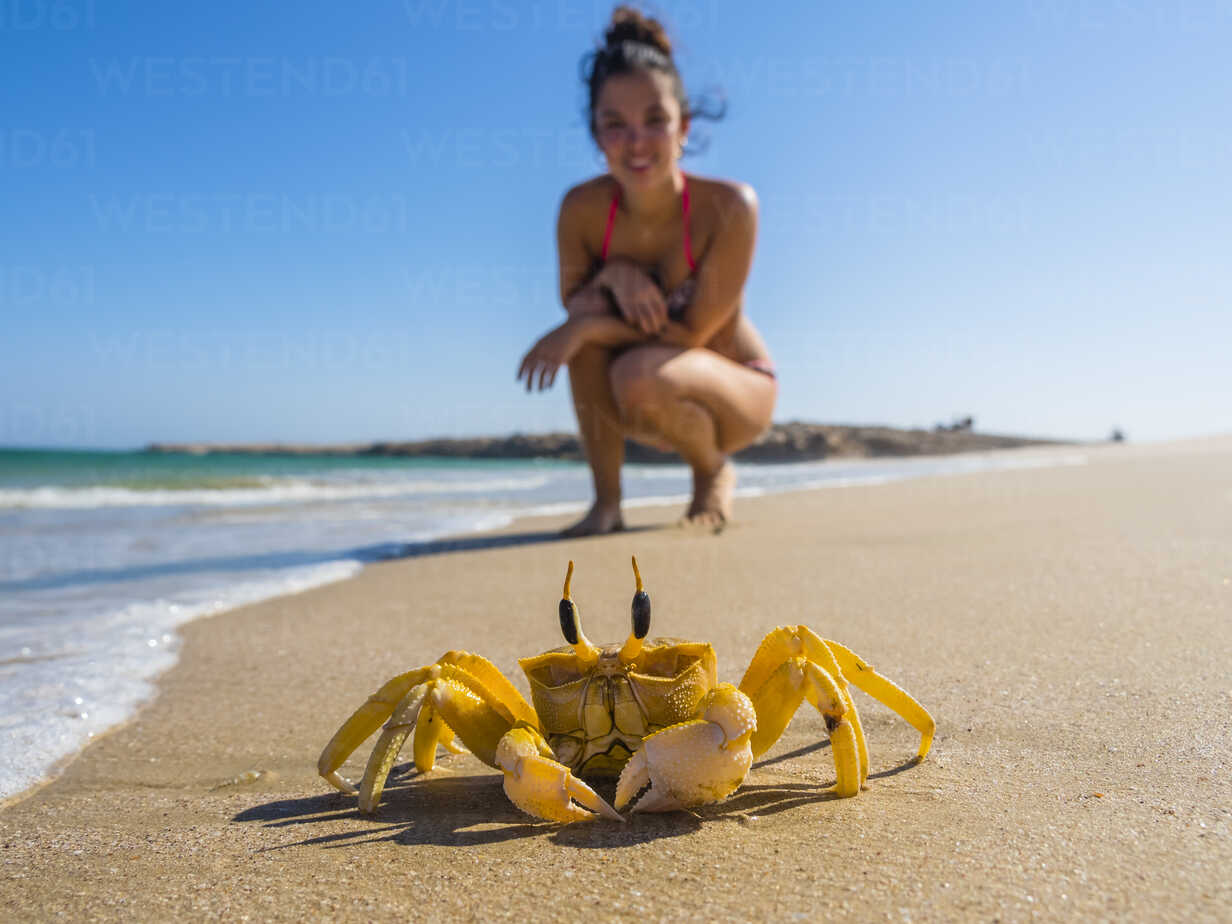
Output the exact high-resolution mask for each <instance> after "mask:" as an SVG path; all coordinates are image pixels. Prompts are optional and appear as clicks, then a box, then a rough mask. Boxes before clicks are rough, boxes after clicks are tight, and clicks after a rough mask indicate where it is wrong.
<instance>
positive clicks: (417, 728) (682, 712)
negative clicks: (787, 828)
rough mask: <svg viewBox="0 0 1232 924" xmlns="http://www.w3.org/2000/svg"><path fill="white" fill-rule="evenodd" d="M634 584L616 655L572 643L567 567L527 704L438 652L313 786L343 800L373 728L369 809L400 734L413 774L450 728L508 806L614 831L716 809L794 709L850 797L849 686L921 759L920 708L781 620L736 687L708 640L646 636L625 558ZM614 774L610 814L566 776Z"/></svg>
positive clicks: (431, 759) (360, 727)
mask: <svg viewBox="0 0 1232 924" xmlns="http://www.w3.org/2000/svg"><path fill="white" fill-rule="evenodd" d="M633 574H634V578H635V580H636V583H637V590H636V593H635V594H634V596H633V631H632V632H631V633H630V634H629V637H628V639H627V640H626V641H625V642H624V644H623V645H605V646H602V647H600V646H597V645H594V644H592V643H591V642H590V641H589V640H588V639H587V638H586V636H585V635H584V634H583V633H582V625H581V616H580V614H579V612H578V608H577V605H576V604H575V603H574V602H573V599H572V598H571V596H570V593H569V584H570V581H571V580H572V577H573V562H572V561H571V562H569V569H568V572H567V573H566V575H565V586H564V593H563V599H562V600H561V601H560V626H561V631H562V632H563V634H564V636H565V640H566V641H567V642H568V643H569V644H568V645H566V646H563V647H561V648H555V649H553V650H551V651H547V652H544V653H543V654H541V655H538V656H536V657H533V658H524V659H522V660H521V661H520V662H519V664H520V665H521V667H522V670H523V671H524V672H525V673H526V679H527V680H528V681H529V683H530V689H531V699H532V700H533V701H534V708H531V706H530V705H529V704H528V703H527V702H526V700H525V699H524V698H523V697H522V694H521V693H519V692H518V691H517V689H516V688H515V687H514V686H513V684H512V683H510V682H509V680H508V679H507V678H506V677H505V676H504V675H503V674H502V673H501V672H500V671H499V670H498V669H497V668H496V666H495V665H494V664H492V662H490V661H488V660H487V659H486V658H483V657H480V656H479V655H475V654H471V653H469V652H465V651H450V652H446V653H445V654H444V655H442V656H441V658H440V659H439V660H438V661H436V663H434V664H430V665H427V666H426V667H421V668H419V669H417V670H413V671H408V672H406V673H404V674H399V675H398V676H397V677H394V678H393V679H392V680H390V681H389V682H387V683H386V684H385V685H384V686H383V687H381V688H380V689H379V690H378V691H377V692H376V693H373V694H372V695H371V696H370V697H368V700H367V702H365V703H364V704H363V705H362V706H360V707H359V709H357V710H356V711H355V713H354V714H353V715H352V716H351V717H350V718H349V719H347V721H346V722H345V723H343V725H342V727H341V728H340V729H338V732H337V733H336V734H335V735H334V737H333V738H332V739H331V740H330V742H329V744H327V745H326V746H325V750H324V751H322V753H321V758H320V761H319V762H318V765H317V769H318V770H319V772H320V774H321V776H323V777H324V778H325V779H326V780H328V781H329V782H330V783H331V784H332V785H333V786H335V787H336V788H337V789H339V790H340V791H342V792H345V793H354V792H356V788H355V787H354V786H353V785H352V784H351V783H350V782H348V781H347V780H345V779H343V778H342V776H341V775H340V774H339V773H338V769H339V768H340V767H341V766H342V764H343V763H344V762H345V761H346V759H347V758H348V757H349V756H350V755H351V754H352V752H354V751H355V749H356V748H357V747H359V745H360V744H362V743H363V742H364V741H365V740H366V739H367V738H368V737H369V736H370V735H371V734H372V733H373V732H375V731H376V730H377V728H379V727H380V726H381V725H382V724H384V726H385V727H384V730H383V731H382V732H381V736H380V738H379V739H378V741H377V744H376V747H375V748H373V750H372V755H371V757H370V758H369V759H368V766H367V769H366V770H365V771H364V776H363V781H362V783H361V785H360V787H359V789H358V793H359V807H360V809H361V810H362V811H364V812H372V811H374V810H375V809H376V806H377V804H378V803H379V802H380V799H381V792H382V790H383V789H384V786H385V781H386V778H387V777H388V776H389V772H390V770H391V769H392V768H393V765H394V761H395V759H396V758H397V756H398V752H399V750H401V748H402V745H403V744H404V743H405V741H406V739H407V737H408V736H409V735H410V734H411V732H412V731H414V733H415V738H414V744H413V751H414V758H415V766H416V767H417V768H418V769H419V770H420V771H421V772H425V771H428V770H431V769H432V767H433V766H434V764H435V762H436V749H437V745H438V744H439V745H442V746H444V747H446V748H448V749H449V750H452V751H454V752H461V751H462V748H460V747H458V745H457V744H456V742H455V741H454V737H455V734H456V736H457V737H458V738H461V739H462V743H463V744H465V746H466V747H467V748H469V749H470V751H471V753H473V754H474V755H475V756H476V757H478V758H479V759H480V760H482V761H483V762H484V763H486V764H487V765H488V766H490V767H494V768H496V769H498V770H500V771H501V772H502V773H503V774H504V778H505V793H506V794H507V795H508V796H509V798H510V799H511V800H512V801H513V803H514V804H515V805H516V806H517V807H518V808H520V809H521V810H522V811H524V812H527V813H528V814H530V815H534V816H536V817H538V818H543V819H546V820H548V821H556V822H571V821H584V820H587V819H592V818H595V817H596V816H597V815H602V816H604V817H606V818H610V819H612V820H613V821H623V820H624V819H623V818H622V816H621V815H620V813H619V811H618V810H619V809H624V808H626V807H628V806H629V805H630V804H631V803H632V805H633V807H632V811H651V812H656V811H658V812H662V811H671V810H674V809H680V808H687V807H690V806H695V805H703V804H706V803H710V802H719V801H721V800H722V799H725V798H726V797H727V796H728V795H730V794H731V793H732V792H733V791H735V789H736V788H737V787H739V786H740V784H741V783H742V782H744V778H745V775H746V774H747V773H748V771H749V767H750V766H751V765H752V763H753V760H754V758H756V757H759V756H761V754H763V753H764V752H765V751H767V750H768V749H769V748H770V747H771V746H772V745H773V744H774V743H775V742H776V741H777V740H778V739H779V736H780V735H782V733H783V731H784V729H786V728H787V724H788V722H790V721H791V718H792V716H793V715H795V712H796V710H797V709H798V708H799V706H800V704H801V703H802V702H803V701H804V700H806V699H807V700H808V701H809V702H810V703H811V704H812V705H813V706H814V707H815V708H816V709H817V710H818V711H819V712H820V713H821V715H822V717H823V718H824V720H825V723H826V728H827V730H828V732H829V736H830V744H831V748H832V751H833V754H834V764H835V770H836V773H837V777H838V782H837V783H836V784H835V787H834V790H835V792H836V793H837V794H838V795H839V796H844V797H845V796H854V795H856V794H857V793H859V791H860V786H861V785H862V784H863V783H864V781H865V779H866V778H867V777H868V747H867V745H866V743H865V740H864V731H863V729H862V728H861V726H860V716H859V713H858V712H857V711H856V704H855V701H854V700H853V699H852V697H851V693H850V691H849V689H848V683H851V684H854V685H855V686H856V687H858V688H859V689H861V690H863V691H864V692H865V693H867V694H869V695H870V696H872V697H874V698H875V699H878V700H880V701H881V702H882V703H884V704H886V705H887V706H889V707H890V708H891V709H893V710H894V711H895V712H897V713H898V714H899V715H900V716H902V717H903V718H904V719H905V720H906V721H907V722H909V723H910V724H911V725H912V726H914V727H915V728H916V729H917V730H918V731H919V732H920V748H919V752H918V754H917V756H916V760H917V761H919V760H923V759H924V757H925V755H927V754H928V750H929V747H930V746H931V744H932V738H933V732H934V729H935V727H936V726H935V723H934V722H933V718H932V716H931V715H929V714H928V711H927V710H926V709H924V707H923V706H921V705H920V704H919V703H917V702H916V701H915V700H914V699H913V698H912V697H911V696H910V695H909V694H907V693H906V692H905V691H904V690H902V689H900V688H899V687H898V686H896V685H895V684H894V683H893V682H892V681H890V680H887V679H886V678H884V677H882V676H881V675H880V674H878V673H877V672H876V671H874V670H873V669H872V668H871V667H870V666H869V665H868V664H867V663H866V662H865V661H864V660H863V659H862V658H860V657H859V656H858V655H856V654H854V653H853V652H852V651H851V650H849V649H848V648H846V647H844V646H843V645H840V644H838V643H837V642H832V641H829V640H826V639H822V638H821V637H819V636H818V635H817V634H816V633H814V632H813V631H812V630H811V629H809V628H808V627H807V626H780V627H779V628H777V629H775V630H774V631H772V632H771V633H770V634H769V635H767V636H766V637H765V638H764V639H763V640H762V643H761V645H760V646H759V647H758V649H757V652H756V654H754V656H753V660H752V662H751V663H750V664H749V668H748V670H747V671H745V674H744V679H742V680H741V681H740V685H739V686H738V687H736V686H733V685H732V684H730V683H717V682H716V662H715V655H714V650H713V649H712V648H711V647H710V645H709V644H708V643H706V642H689V641H682V640H680V639H670V638H656V639H650V640H647V639H646V636H647V635H648V634H649V631H650V596H649V595H648V594H647V593H646V590H645V588H644V587H643V586H642V577H641V574H640V572H639V571H638V567H637V559H636V558H634V559H633ZM617 774H619V781H618V782H617V785H616V799H615V802H616V805H615V808H613V807H612V806H611V805H609V804H608V803H607V801H606V800H604V799H603V798H602V797H601V796H599V794H598V793H596V792H595V791H594V790H593V789H591V788H590V787H589V786H588V785H586V783H584V782H582V780H581V779H579V777H580V776H592V777H593V776H609V777H611V776H616V775H617ZM639 796H640V798H639Z"/></svg>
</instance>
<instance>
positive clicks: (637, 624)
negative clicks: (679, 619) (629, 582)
mask: <svg viewBox="0 0 1232 924" xmlns="http://www.w3.org/2000/svg"><path fill="white" fill-rule="evenodd" d="M633 576H634V577H635V578H637V593H635V594H634V595H633V635H634V637H635V638H645V637H646V636H647V634H648V633H649V632H650V594H648V593H646V588H644V587H643V586H642V574H641V572H640V571H638V570H637V557H636V556H634V558H633ZM562 618H563V617H562Z"/></svg>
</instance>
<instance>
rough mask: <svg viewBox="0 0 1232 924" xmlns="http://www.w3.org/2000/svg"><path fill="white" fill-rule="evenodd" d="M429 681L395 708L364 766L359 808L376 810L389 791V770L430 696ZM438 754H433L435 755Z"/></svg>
mask: <svg viewBox="0 0 1232 924" xmlns="http://www.w3.org/2000/svg"><path fill="white" fill-rule="evenodd" d="M427 693H428V685H427V684H426V683H421V684H420V685H419V686H417V687H415V688H414V689H413V690H411V692H410V693H408V694H407V695H406V698H405V699H403V700H402V703H401V704H400V705H399V706H398V708H397V709H396V710H395V711H394V715H393V718H391V719H390V720H389V722H388V723H386V725H385V730H384V731H382V732H381V737H380V738H378V739H377V742H376V747H374V748H373V749H372V754H371V755H370V756H369V757H368V766H367V767H366V768H365V769H364V779H363V784H362V785H361V786H360V789H359V808H360V811H362V812H371V811H373V810H374V809H375V808H376V806H377V803H379V802H380V801H381V793H382V792H384V791H385V781H386V780H387V779H388V778H389V771H390V770H392V769H393V766H394V761H395V760H397V758H398V752H399V751H400V750H402V745H403V743H404V742H405V741H406V737H407V735H409V734H410V733H411V728H412V727H413V726H414V725H415V720H416V719H417V718H418V717H419V714H420V712H421V709H422V707H423V702H424V697H425V696H427ZM435 756H436V755H433V758H434V759H435Z"/></svg>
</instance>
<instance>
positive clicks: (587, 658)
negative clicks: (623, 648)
mask: <svg viewBox="0 0 1232 924" xmlns="http://www.w3.org/2000/svg"><path fill="white" fill-rule="evenodd" d="M572 578H573V560H572V559H570V560H569V570H568V571H566V572H565V589H564V592H563V593H562V594H561V601H560V631H561V632H562V633H563V634H564V636H565V641H566V642H568V643H569V644H570V645H572V646H573V651H574V653H575V654H576V655H577V656H578V660H579V661H581V662H582V663H583V664H587V665H589V664H594V663H596V662H597V661H598V660H599V649H598V648H596V647H595V646H594V645H593V644H592V643H591V641H590V639H588V638H587V637H586V635H585V634H584V633H583V632H582V614H581V613H579V612H578V608H577V604H576V603H574V602H573V598H571V597H570V596H569V581H570V580H572Z"/></svg>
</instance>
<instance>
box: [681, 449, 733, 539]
mask: <svg viewBox="0 0 1232 924" xmlns="http://www.w3.org/2000/svg"><path fill="white" fill-rule="evenodd" d="M735 491H736V469H735V468H733V467H732V464H731V462H729V461H727V460H726V459H725V460H724V461H723V464H722V465H720V466H719V467H718V468H717V469H716V470H715V471H713V472H704V471H702V470H701V469H696V468H695V469H693V502H692V503H691V504H689V509H688V510H686V511H685V514H684V516H683V517H682V518H681V520H680V523H681V525H682V526H703V527H706V528H707V529H713V530H714V531H715V532H716V533H717V532H719V531H720V530H722V529H723V527H724V526H726V525H727V523H728V522H729V521H730V520H731V514H732V495H733V494H734V493H735Z"/></svg>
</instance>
